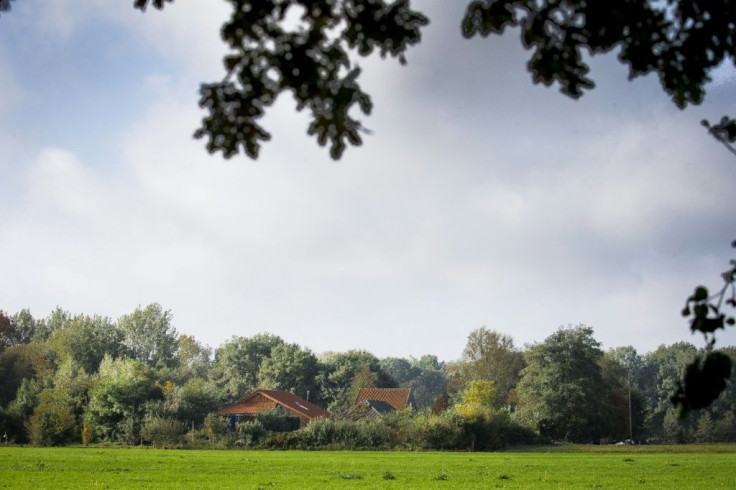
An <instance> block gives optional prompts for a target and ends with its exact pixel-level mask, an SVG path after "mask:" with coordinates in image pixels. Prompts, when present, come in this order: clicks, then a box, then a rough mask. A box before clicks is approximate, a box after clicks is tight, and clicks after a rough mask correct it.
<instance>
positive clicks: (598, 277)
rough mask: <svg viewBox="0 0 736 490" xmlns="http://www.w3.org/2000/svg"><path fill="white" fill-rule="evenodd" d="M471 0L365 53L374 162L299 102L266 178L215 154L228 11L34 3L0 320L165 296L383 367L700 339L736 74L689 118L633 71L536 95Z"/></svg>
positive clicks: (187, 326) (19, 76)
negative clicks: (382, 51)
mask: <svg viewBox="0 0 736 490" xmlns="http://www.w3.org/2000/svg"><path fill="white" fill-rule="evenodd" d="M462 4H463V2H444V1H440V0H425V1H421V2H415V3H414V5H416V6H417V7H419V8H420V9H422V10H424V11H425V12H427V14H428V15H429V16H430V19H431V21H432V23H431V25H430V26H429V27H427V28H426V30H425V31H424V39H423V42H422V43H421V45H419V46H417V47H415V48H413V49H412V50H411V51H410V52H409V54H408V60H409V64H408V66H405V67H402V66H400V65H399V64H398V63H397V62H395V61H393V60H381V59H380V58H371V59H362V60H360V61H359V64H360V66H361V67H362V68H363V69H364V72H363V76H362V85H363V87H364V89H365V90H366V91H367V92H369V93H370V94H371V95H372V97H373V102H374V105H375V107H374V112H373V114H372V115H371V116H370V117H368V118H365V119H364V124H365V125H366V126H367V127H368V128H370V129H371V130H372V131H373V134H372V135H371V136H369V137H367V138H366V141H365V144H364V145H363V146H362V147H360V148H350V149H348V151H347V152H346V154H345V156H344V157H343V159H342V160H341V161H339V162H333V161H332V160H330V159H329V157H328V153H327V151H326V149H325V148H321V147H319V146H318V145H317V144H316V142H315V141H314V140H313V139H310V138H309V137H308V136H307V135H306V126H307V119H306V115H305V114H303V113H296V112H295V110H294V103H293V100H291V99H290V98H289V97H288V96H284V97H283V98H282V99H280V100H279V102H278V104H277V105H276V106H275V107H274V108H273V110H272V111H271V112H270V113H269V114H268V116H267V117H266V118H265V121H264V124H265V126H266V127H267V129H268V130H269V131H271V133H272V134H273V139H272V141H271V142H269V143H268V144H266V146H264V148H263V149H262V152H261V156H260V158H259V160H258V161H255V162H254V161H251V160H249V159H247V158H246V157H236V158H233V159H231V160H224V159H222V158H221V157H220V156H210V155H209V154H208V153H207V152H206V151H205V149H204V145H203V142H202V141H199V140H193V139H192V138H191V134H192V133H193V131H194V129H196V128H197V127H198V123H199V120H200V119H201V117H202V116H203V113H202V112H201V111H200V110H199V109H198V108H197V100H198V96H197V91H198V87H199V84H200V83H202V82H213V81H217V80H219V79H221V77H222V75H223V72H222V69H221V61H220V60H221V56H222V54H223V53H224V52H225V48H224V46H223V44H222V43H221V41H220V39H219V26H220V25H221V24H222V22H223V20H224V19H225V18H226V17H227V15H228V9H229V4H228V3H227V2H224V1H216V0H208V1H192V0H189V1H187V0H179V1H177V2H175V3H174V4H173V5H171V6H169V7H167V8H166V9H165V10H164V11H163V12H159V11H154V10H152V11H149V12H147V13H146V14H141V13H140V12H139V11H136V10H134V9H133V8H132V1H131V0H116V1H114V2H113V1H110V0H18V1H16V2H14V4H13V10H12V11H11V12H10V13H8V14H3V15H2V17H1V18H0V308H1V309H4V310H5V311H8V312H11V313H12V312H17V311H18V310H20V309H22V308H30V310H31V312H32V313H33V314H34V315H35V316H37V317H44V316H46V315H48V314H49V313H50V312H51V310H53V309H54V308H55V307H56V306H57V305H58V306H61V307H62V308H64V309H67V310H69V311H71V312H73V313H90V314H91V313H98V314H101V315H107V316H110V317H113V318H117V317H118V316H120V315H122V314H125V313H129V312H130V311H132V310H133V309H134V308H136V307H137V306H138V305H146V304H148V303H151V302H158V303H160V304H161V305H162V306H163V307H164V308H166V309H170V310H171V312H172V314H173V316H174V323H175V326H176V328H177V330H178V331H179V332H181V333H186V334H191V335H194V336H195V337H196V338H197V339H199V340H200V341H202V342H204V343H207V344H209V345H211V346H217V345H219V344H220V343H222V342H223V341H225V340H226V339H228V338H230V337H231V336H232V335H244V336H250V335H253V334H255V333H257V332H263V331H267V332H271V333H274V334H278V335H280V336H282V337H283V338H284V339H285V340H287V341H289V342H298V343H300V344H302V345H304V346H307V347H309V348H311V349H312V350H313V351H315V352H317V353H319V352H324V351H327V350H338V351H344V350H347V349H352V348H363V349H367V350H369V351H371V352H373V353H375V354H376V355H378V356H379V357H383V356H410V355H413V356H421V355H422V354H428V353H431V354H436V355H438V356H439V357H440V358H441V359H444V360H451V359H456V358H458V357H459V356H460V354H461V351H462V348H463V346H464V344H465V340H466V337H467V335H468V333H469V332H470V331H472V330H473V329H476V328H478V327H481V326H487V327H488V328H492V329H495V330H498V331H501V332H504V333H508V334H510V335H512V336H513V337H514V339H515V341H516V343H517V345H519V346H521V345H523V344H525V343H530V342H534V341H541V340H543V339H544V338H545V337H546V336H548V335H549V334H551V333H552V332H554V331H555V330H556V329H557V328H558V327H560V326H562V325H568V324H579V323H584V324H587V325H590V326H592V327H594V328H595V332H596V337H597V338H598V340H600V341H601V342H602V343H603V346H604V348H608V347H615V346H618V345H633V346H635V347H636V348H637V349H639V351H640V352H646V351H649V350H652V349H655V348H656V347H657V346H658V345H660V344H662V343H671V342H675V341H678V340H689V341H692V342H694V343H696V345H702V341H701V339H700V338H698V337H693V336H691V335H690V333H689V330H688V325H687V322H686V321H685V320H684V319H683V318H682V317H680V315H679V311H680V309H681V308H682V306H683V304H684V300H685V298H686V297H687V296H688V295H689V294H690V293H691V292H692V289H693V287H694V286H695V285H697V284H700V283H704V284H706V285H709V286H711V287H715V286H718V285H719V280H720V278H719V274H720V272H722V271H723V270H724V269H725V268H726V267H727V266H728V260H729V259H730V258H733V255H734V253H733V251H732V250H731V249H730V246H729V244H730V242H731V240H733V239H734V238H736V215H734V212H733V210H734V199H735V196H736V159H735V158H734V157H733V156H732V155H731V154H730V153H728V152H727V151H726V150H725V149H724V148H723V147H722V146H720V145H718V144H717V143H716V142H715V141H714V140H713V139H712V138H711V137H710V136H709V135H708V134H707V133H706V132H705V130H704V129H703V128H702V127H701V126H700V125H699V121H700V120H701V119H703V118H709V119H711V120H715V119H719V118H720V117H721V116H722V115H724V114H731V115H734V114H736V97H734V86H735V85H736V77H735V76H734V70H733V69H732V68H724V69H722V70H719V71H718V73H717V76H716V77H715V80H714V82H713V83H712V84H711V85H710V86H709V87H708V95H707V99H706V102H705V103H704V104H702V105H701V106H698V107H691V108H688V109H687V110H685V111H680V110H678V109H677V108H676V107H675V106H674V105H673V104H672V103H671V101H670V100H669V98H668V97H667V95H666V94H664V92H662V90H661V88H660V85H659V82H658V81H657V79H656V78H655V77H651V76H650V77H646V78H641V79H637V80H636V81H634V82H629V81H628V80H627V71H626V69H625V67H623V66H621V65H619V64H618V63H617V62H616V58H615V55H614V54H612V55H609V56H605V57H600V58H596V59H595V60H594V61H593V63H592V76H593V77H594V79H595V80H596V82H597V87H596V89H595V90H594V91H592V92H590V93H588V94H586V95H585V96H584V97H583V98H582V99H581V100H578V101H573V100H571V99H569V98H567V97H565V96H563V95H561V94H560V93H559V92H558V90H557V89H556V88H555V87H544V86H540V85H534V84H533V83H532V82H531V78H530V75H529V74H528V72H527V71H526V68H525V66H526V60H527V59H528V53H526V52H525V51H524V50H523V48H522V47H521V44H520V42H519V39H518V33H516V32H510V33H508V34H507V35H505V36H503V37H493V38H488V39H478V40H473V41H467V40H464V39H462V37H461V35H460V29H459V25H460V18H461V16H462V11H463V8H462V7H463V5H462ZM720 340H721V342H722V343H725V344H735V343H736V334H734V333H733V332H731V333H729V334H723V335H721V336H720Z"/></svg>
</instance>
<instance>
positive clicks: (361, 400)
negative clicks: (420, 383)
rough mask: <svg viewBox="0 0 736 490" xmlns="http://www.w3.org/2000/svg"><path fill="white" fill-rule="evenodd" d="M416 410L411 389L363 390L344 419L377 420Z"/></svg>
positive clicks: (344, 415)
mask: <svg viewBox="0 0 736 490" xmlns="http://www.w3.org/2000/svg"><path fill="white" fill-rule="evenodd" d="M415 408H416V404H415V403H414V396H413V395H412V389H411V388H362V389H361V390H360V391H359V392H358V397H357V398H356V399H355V405H353V407H352V408H351V409H350V410H348V411H347V412H345V414H343V417H345V418H348V419H351V420H358V419H362V418H375V417H380V416H381V415H384V414H387V413H390V412H393V411H395V410H405V409H409V410H414V409H415Z"/></svg>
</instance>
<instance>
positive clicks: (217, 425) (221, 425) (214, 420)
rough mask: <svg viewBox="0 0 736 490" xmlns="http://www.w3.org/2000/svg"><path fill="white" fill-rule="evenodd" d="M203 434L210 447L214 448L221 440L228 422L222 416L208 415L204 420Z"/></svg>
mask: <svg viewBox="0 0 736 490" xmlns="http://www.w3.org/2000/svg"><path fill="white" fill-rule="evenodd" d="M203 425H204V432H205V434H207V438H208V439H209V440H210V445H211V446H214V445H215V444H217V443H218V442H220V440H221V439H222V437H223V435H224V434H225V429H227V426H228V421H227V419H226V418H225V417H223V416H222V415H217V414H216V413H210V414H208V415H207V416H206V417H205V418H204V423H203Z"/></svg>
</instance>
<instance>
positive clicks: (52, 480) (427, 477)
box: [0, 446, 736, 489]
mask: <svg viewBox="0 0 736 490" xmlns="http://www.w3.org/2000/svg"><path fill="white" fill-rule="evenodd" d="M0 487H2V488H55V489H56V488H125V487H134V488H183V487H184V488H218V489H226V488H264V489H266V488H276V487H280V488H337V487H339V488H397V489H398V488H401V489H404V488H467V489H470V488H667V489H679V488H688V489H689V488H708V489H716V488H736V446H656V447H633V448H632V447H624V448H621V447H603V448H601V447H593V446H591V447H581V446H563V447H560V448H557V447H555V448H535V449H534V450H523V451H508V452H497V453H439V452H426V453H424V452H349V451H344V452H326V451H325V452H320V451H314V452H304V451H288V452H286V451H284V452H281V451H239V450H233V451H215V450H212V451H194V450H159V449H147V448H131V449H119V448H116V449H112V448H23V447H0Z"/></svg>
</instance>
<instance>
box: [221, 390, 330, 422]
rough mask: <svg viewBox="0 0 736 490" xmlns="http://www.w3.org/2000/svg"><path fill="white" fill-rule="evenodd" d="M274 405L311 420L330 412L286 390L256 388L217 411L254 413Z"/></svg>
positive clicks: (242, 413) (240, 413)
mask: <svg viewBox="0 0 736 490" xmlns="http://www.w3.org/2000/svg"><path fill="white" fill-rule="evenodd" d="M276 406H281V407H284V408H285V409H286V410H288V411H290V412H293V413H294V414H295V415H297V416H299V417H303V418H306V419H308V420H312V419H315V418H320V417H325V418H326V417H329V416H330V413H329V412H328V411H326V410H324V409H322V408H320V407H318V406H317V405H315V404H314V403H309V402H308V401H307V400H305V399H303V398H300V397H298V396H296V395H293V394H291V393H289V392H287V391H278V390H261V389H259V390H256V391H254V392H253V393H251V394H250V395H248V396H246V397H245V398H243V399H242V400H240V401H239V402H237V403H234V404H232V405H228V406H227V407H223V408H221V409H220V410H218V411H217V413H220V414H229V415H256V414H259V413H261V412H265V411H268V410H270V409H272V408H274V407H276Z"/></svg>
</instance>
